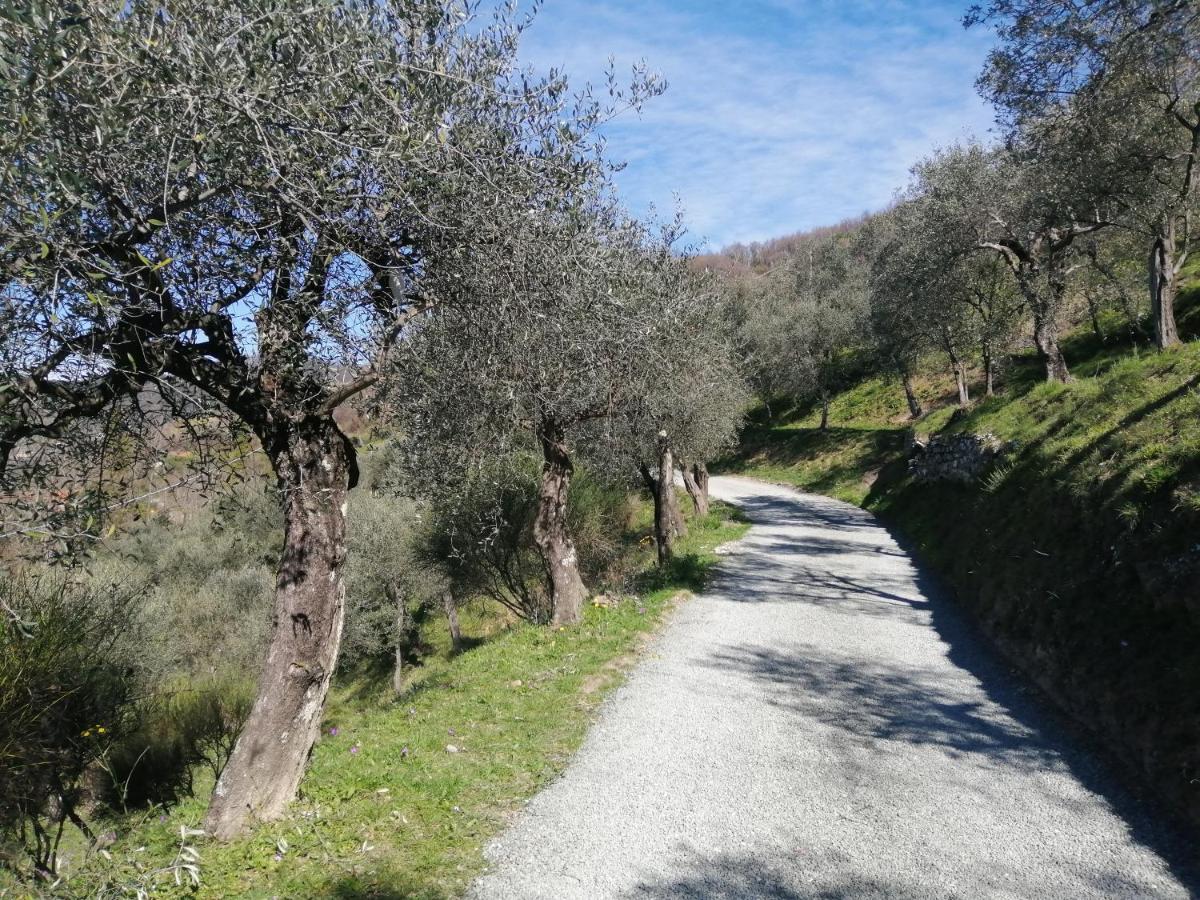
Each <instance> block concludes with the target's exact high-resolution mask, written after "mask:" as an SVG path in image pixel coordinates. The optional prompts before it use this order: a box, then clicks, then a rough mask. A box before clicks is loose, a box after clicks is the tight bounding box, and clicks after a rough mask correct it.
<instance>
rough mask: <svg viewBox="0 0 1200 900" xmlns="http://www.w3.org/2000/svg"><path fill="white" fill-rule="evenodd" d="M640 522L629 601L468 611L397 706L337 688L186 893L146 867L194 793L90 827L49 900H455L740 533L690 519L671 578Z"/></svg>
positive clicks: (353, 688) (736, 525)
mask: <svg viewBox="0 0 1200 900" xmlns="http://www.w3.org/2000/svg"><path fill="white" fill-rule="evenodd" d="M648 522H649V513H648V511H647V510H646V509H645V504H642V507H641V508H640V509H639V512H638V516H637V518H636V519H635V521H634V522H633V525H632V527H633V529H634V533H633V537H634V538H641V540H634V541H631V546H632V547H634V548H636V549H634V550H632V552H633V553H634V554H635V555H636V560H637V564H638V565H639V566H641V567H642V568H643V569H644V570H646V574H644V575H643V576H641V578H640V579H639V580H638V582H637V586H638V588H639V589H638V592H637V595H636V596H630V597H626V598H623V599H621V600H620V602H617V603H615V604H614V605H612V606H608V607H601V606H595V605H593V606H590V607H589V608H588V610H587V612H586V616H585V620H584V622H583V623H582V624H581V625H579V626H577V627H573V628H566V629H550V628H539V627H534V626H529V625H524V624H512V625H504V624H502V623H500V622H499V620H498V619H497V617H496V616H495V614H494V613H493V612H492V611H491V608H490V607H479V606H472V607H469V608H468V610H467V611H464V615H463V626H464V630H465V631H466V632H467V633H468V634H471V635H472V636H473V637H476V638H478V639H479V640H480V642H479V643H478V645H477V646H474V647H473V648H472V649H470V650H469V651H467V652H464V653H462V654H460V655H458V656H454V655H452V654H451V653H450V648H449V638H448V636H447V635H445V634H443V633H442V629H441V626H440V625H439V628H438V630H436V631H431V632H430V634H429V639H430V641H431V642H434V644H435V646H436V648H437V649H436V651H435V652H433V653H431V654H429V656H428V658H427V659H426V660H425V661H424V664H423V665H422V666H420V667H419V668H417V669H415V670H413V673H412V675H411V676H410V679H409V681H408V683H407V686H406V689H405V692H404V693H403V695H401V696H399V697H397V696H395V695H393V694H392V693H391V692H390V691H389V690H387V689H386V688H384V687H383V686H382V685H381V684H380V683H379V682H378V681H372V680H358V681H354V682H351V683H344V684H340V685H338V686H337V687H336V688H335V691H334V692H333V694H332V697H331V701H330V703H329V706H328V710H327V715H326V722H325V724H324V726H323V728H322V739H321V741H320V743H319V744H318V745H317V747H316V749H315V751H314V753H313V757H312V761H311V766H310V769H309V771H308V773H307V775H306V776H305V779H304V782H303V785H302V787H301V798H300V799H299V800H298V801H297V802H296V803H295V804H294V805H293V807H292V809H291V811H290V813H289V814H288V816H287V817H286V818H285V819H283V820H281V821H279V822H275V823H272V824H269V825H264V826H261V827H259V828H257V829H256V830H255V831H254V832H253V834H251V835H250V836H249V837H247V838H246V839H244V840H238V841H235V842H232V843H228V844H213V843H209V842H206V841H205V840H204V839H203V838H190V839H189V841H190V842H191V843H194V844H195V845H196V848H197V849H198V851H199V853H200V878H201V882H200V886H199V887H198V888H197V889H195V890H191V889H188V888H186V887H185V888H177V887H175V884H174V880H173V877H172V874H171V873H170V872H162V871H160V872H158V873H156V874H154V873H152V870H154V869H158V868H161V867H164V866H167V865H169V864H170V863H171V861H172V860H173V858H174V855H175V853H176V851H177V850H178V847H179V844H180V828H181V826H182V827H188V828H191V827H197V826H198V825H199V824H200V822H201V820H202V818H203V814H204V797H205V796H206V794H207V791H206V790H205V789H204V788H205V787H206V785H200V786H199V787H200V790H198V792H197V794H198V796H197V798H196V799H192V800H189V801H187V802H184V803H182V804H180V805H179V806H177V807H176V808H174V809H172V810H170V811H169V812H166V813H162V812H161V811H159V810H154V811H151V812H149V813H144V814H141V815H136V816H132V817H129V818H125V819H119V820H115V821H113V822H110V823H102V824H101V826H100V830H104V829H105V828H112V829H113V830H114V831H115V832H116V843H115V844H113V846H111V847H109V848H108V851H107V852H108V853H109V854H110V855H111V857H112V859H111V861H107V860H104V859H102V858H98V857H95V856H93V858H92V860H91V861H90V862H88V863H86V864H81V863H80V862H79V860H78V858H77V857H78V852H76V853H75V854H74V855H75V856H76V859H74V860H71V859H69V860H68V864H67V867H66V874H67V878H66V879H65V881H64V882H63V884H62V885H61V886H60V888H59V890H58V893H59V894H61V895H63V896H96V895H97V894H103V892H105V891H108V892H109V895H111V896H126V895H127V894H126V893H123V889H124V888H127V887H129V886H131V885H134V884H136V883H144V884H148V885H153V886H154V887H155V892H154V896H176V895H178V896H189V897H213V898H219V897H241V898H256V897H263V898H266V897H288V898H292V897H296V898H299V897H303V898H323V897H328V898H350V897H379V898H401V897H404V898H429V900H434V898H450V897H457V896H459V895H460V894H461V893H462V891H463V889H464V888H465V886H466V885H467V884H468V883H469V881H470V879H471V878H472V876H474V875H475V874H476V873H478V872H479V871H480V869H481V866H482V856H481V849H482V846H483V844H484V842H485V841H486V840H487V839H488V838H489V837H490V836H492V835H493V834H495V833H496V832H497V831H499V830H500V829H502V828H503V827H504V826H505V824H506V823H507V822H508V821H509V820H510V818H511V817H512V816H513V814H515V813H516V812H517V811H519V810H520V809H521V808H522V806H523V804H524V802H525V800H526V799H528V798H529V797H530V796H531V795H533V794H534V793H535V792H536V791H537V790H538V789H539V788H540V787H541V786H543V785H544V784H546V782H547V781H549V780H550V779H552V778H553V777H554V776H555V775H556V774H558V773H559V772H560V771H562V769H563V767H564V766H565V765H566V763H567V761H568V760H569V759H570V757H571V754H572V753H573V752H574V751H575V749H576V748H577V747H578V746H579V744H580V742H581V740H582V738H583V736H584V733H585V731H586V729H587V727H588V725H589V723H590V722H591V720H592V715H593V713H594V711H595V709H596V706H597V705H598V703H599V702H600V701H601V699H603V697H604V696H605V695H606V694H607V693H608V692H609V691H610V690H611V689H612V688H613V687H614V686H615V685H617V684H618V683H619V682H620V681H621V679H622V678H623V675H624V672H625V670H626V668H627V667H628V665H629V664H630V662H631V661H632V660H633V658H634V656H635V654H636V652H637V651H638V649H639V647H640V646H641V645H642V643H643V641H644V639H645V638H646V636H647V635H649V634H651V633H652V632H653V631H654V630H655V629H656V628H658V627H659V625H660V624H661V623H662V622H663V620H664V618H665V617H666V616H667V615H668V613H669V612H670V610H671V609H672V607H673V604H674V601H675V598H676V597H677V596H678V595H679V594H680V591H681V590H696V589H698V588H699V587H701V586H702V584H703V580H704V578H705V576H706V573H707V570H708V568H709V567H710V566H711V565H712V563H713V562H714V561H715V557H714V555H713V554H712V551H713V550H714V549H715V548H716V546H717V545H719V544H721V543H724V542H726V541H729V540H733V539H736V538H737V537H740V536H741V535H742V534H743V533H744V532H745V530H746V528H747V526H746V525H745V524H744V523H743V522H742V521H740V517H738V516H737V515H736V514H735V513H734V512H733V511H732V510H731V509H730V508H728V507H725V506H722V505H719V504H718V505H715V508H714V511H713V512H712V513H710V515H709V516H708V517H707V518H705V519H704V520H702V521H701V520H694V519H693V520H692V521H691V523H690V533H689V535H688V536H687V537H686V538H685V539H683V540H681V542H680V543H679V545H678V553H677V557H676V560H675V562H674V563H673V565H672V567H671V568H670V569H669V570H667V571H666V572H665V573H655V572H653V571H652V568H651V553H652V548H650V547H648V546H647V543H646V541H645V540H644V535H645V533H646V530H647V527H648ZM332 728H336V729H337V733H336V735H333V734H331V729H332ZM451 746H452V747H454V748H456V750H457V752H452V751H450V750H449V749H448V748H449V747H451ZM67 855H68V856H71V855H72V854H71V853H70V852H68V854H67ZM2 886H3V883H2V882H0V887H2ZM0 895H3V890H0ZM9 896H19V893H18V894H10V895H9Z"/></svg>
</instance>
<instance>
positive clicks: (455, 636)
mask: <svg viewBox="0 0 1200 900" xmlns="http://www.w3.org/2000/svg"><path fill="white" fill-rule="evenodd" d="M442 606H443V607H444V608H445V610H446V621H447V622H448V623H449V624H450V649H451V650H452V651H453V652H454V653H461V652H462V646H463V639H462V627H461V626H460V625H459V624H458V601H457V600H456V599H455V598H454V592H453V591H446V592H445V593H444V594H442Z"/></svg>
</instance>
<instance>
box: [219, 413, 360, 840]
mask: <svg viewBox="0 0 1200 900" xmlns="http://www.w3.org/2000/svg"><path fill="white" fill-rule="evenodd" d="M280 430H281V431H282V432H283V434H281V435H280V436H279V437H278V438H276V439H275V440H274V441H268V440H264V449H266V450H267V452H268V455H269V456H270V457H271V462H272V465H273V467H274V469H275V474H276V476H277V478H278V482H279V487H280V490H281V492H282V494H283V507H284V544H283V552H282V554H281V556H280V560H279V572H278V576H277V578H276V583H275V611H274V617H273V621H272V626H271V627H272V634H271V643H270V646H269V648H268V650H267V657H266V660H265V662H264V663H263V669H262V675H261V677H260V680H259V688H258V696H257V698H256V699H255V701H254V706H253V708H252V709H251V711H250V717H249V718H248V719H247V720H246V725H245V727H244V728H243V729H242V733H241V735H240V736H239V737H238V740H237V743H236V744H235V745H234V748H233V753H232V755H231V756H230V757H229V762H228V763H227V764H226V766H225V768H224V770H223V771H222V772H221V777H220V778H219V779H218V780H217V785H216V788H215V790H214V791H213V797H212V802H211V803H210V805H209V808H208V816H207V818H206V819H205V826H204V827H205V831H206V832H207V833H208V834H209V835H211V836H213V837H216V838H219V839H228V838H231V837H233V836H235V835H236V834H238V833H239V832H241V831H242V830H243V829H244V828H245V827H246V826H247V825H249V824H250V823H251V822H253V821H259V820H269V819H273V818H277V817H278V816H280V815H281V814H282V813H283V811H284V809H285V808H286V806H287V804H288V803H289V802H290V801H291V800H292V799H293V798H294V797H295V795H296V790H297V788H298V787H299V785H300V779H301V777H302V776H303V775H304V767H305V764H306V763H307V761H308V756H309V753H310V752H311V750H312V747H313V744H314V743H315V742H316V739H317V735H318V733H319V731H320V727H321V713H322V710H323V709H324V706H325V696H326V694H327V693H328V692H329V683H330V679H331V678H332V677H333V671H334V667H335V665H336V664H337V657H338V650H339V648H340V646H341V642H342V619H343V614H344V602H345V584H344V581H343V564H344V562H345V560H346V497H347V493H348V491H349V490H350V488H351V487H352V486H353V483H354V481H355V473H356V466H355V459H354V448H353V446H352V445H351V444H350V442H349V441H348V440H347V439H346V437H345V436H344V435H343V434H342V433H341V431H339V430H338V428H337V426H336V425H335V424H334V423H333V420H332V419H330V418H328V417H320V418H316V419H306V420H302V421H300V422H292V423H288V424H287V425H285V426H281V429H280Z"/></svg>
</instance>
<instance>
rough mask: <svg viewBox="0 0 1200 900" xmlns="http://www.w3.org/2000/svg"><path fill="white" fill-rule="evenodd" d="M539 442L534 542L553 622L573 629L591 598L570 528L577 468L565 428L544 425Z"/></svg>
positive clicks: (548, 422)
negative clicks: (545, 578) (569, 502)
mask: <svg viewBox="0 0 1200 900" xmlns="http://www.w3.org/2000/svg"><path fill="white" fill-rule="evenodd" d="M538 438H539V440H540V441H541V444H542V483H541V486H540V487H539V489H538V502H537V514H536V515H535V516H534V519H533V542H534V544H535V545H537V548H538V552H539V553H540V554H541V557H542V563H543V565H545V567H546V573H547V574H548V575H549V577H550V591H551V602H552V605H553V612H552V613H551V618H550V621H551V623H552V624H554V625H572V624H574V623H576V622H578V621H579V620H580V619H582V618H583V601H584V600H585V599H586V598H587V588H586V587H585V586H584V584H583V578H582V577H581V576H580V574H579V554H578V553H576V552H575V542H574V541H573V540H571V532H570V529H569V527H568V526H567V497H568V494H569V492H570V489H571V476H572V475H573V474H574V471H575V466H574V465H573V464H572V462H571V454H570V452H569V451H568V449H567V444H566V434H565V432H564V430H563V427H562V426H561V425H559V424H558V423H557V422H554V421H547V422H543V423H542V426H541V428H540V430H539V434H538Z"/></svg>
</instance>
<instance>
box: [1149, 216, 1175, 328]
mask: <svg viewBox="0 0 1200 900" xmlns="http://www.w3.org/2000/svg"><path fill="white" fill-rule="evenodd" d="M1174 243H1175V242H1174V240H1171V239H1170V237H1168V238H1163V237H1159V238H1158V239H1157V240H1155V242H1154V246H1153V248H1151V250H1150V315H1151V318H1152V319H1153V321H1154V344H1155V346H1156V347H1158V349H1160V350H1165V349H1166V348H1167V347H1174V346H1175V345H1176V344H1178V343H1179V329H1178V327H1177V326H1176V325H1175V295H1176V294H1177V293H1178V292H1179V276H1178V271H1179V270H1178V261H1177V260H1176V259H1175V258H1174V256H1175V254H1174V253H1172V252H1171V246H1173V245H1174Z"/></svg>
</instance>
